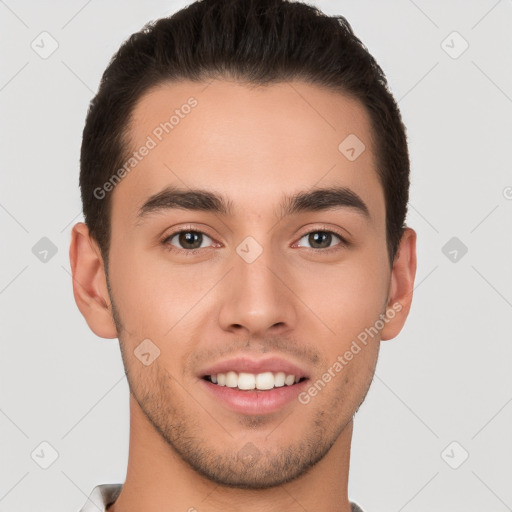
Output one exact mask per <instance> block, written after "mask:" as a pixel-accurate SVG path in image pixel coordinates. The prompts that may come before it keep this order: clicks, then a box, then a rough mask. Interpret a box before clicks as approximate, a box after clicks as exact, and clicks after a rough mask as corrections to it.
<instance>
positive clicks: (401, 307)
mask: <svg viewBox="0 0 512 512" xmlns="http://www.w3.org/2000/svg"><path fill="white" fill-rule="evenodd" d="M415 276H416V232H415V231H414V230H413V229H412V228H408V227H406V228H405V229H404V232H403V234H402V239H401V240H400V246H399V248H398V251H397V254H396V256H395V260H394V262H393V269H392V271H391V284H390V289H389V294H388V303H387V309H386V317H387V319H388V321H387V323H386V324H385V326H384V328H383V329H382V332H381V340H390V339H392V338H394V337H396V336H397V335H398V334H399V333H400V331H401V330H402V328H403V326H404V324H405V320H406V319H407V316H408V315H409V310H410V309H411V303H412V295H413V289H414V278H415Z"/></svg>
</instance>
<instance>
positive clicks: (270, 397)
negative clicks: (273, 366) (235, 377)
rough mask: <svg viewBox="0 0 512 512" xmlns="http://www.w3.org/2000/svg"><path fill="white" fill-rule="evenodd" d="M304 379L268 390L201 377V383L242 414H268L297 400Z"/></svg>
mask: <svg viewBox="0 0 512 512" xmlns="http://www.w3.org/2000/svg"><path fill="white" fill-rule="evenodd" d="M308 381H309V379H305V380H303V381H302V382H298V383H297V384H292V385H291V386H286V385H284V386H282V387H279V388H273V389H269V390H268V391H260V390H255V389H252V390H249V391H243V390H240V389H238V388H230V387H227V386H219V385H217V384H213V383H212V382H210V381H208V380H205V379H201V382H202V385H204V386H205V388H206V390H207V391H208V392H209V393H211V394H212V395H213V397H214V398H215V399H217V400H219V401H220V402H222V403H223V404H224V405H226V406H228V407H229V408H230V409H232V410H234V411H236V412H239V413H242V414H270V413H272V412H276V411H278V410H279V409H281V408H283V407H284V406H285V405H286V404H289V403H290V402H292V401H293V400H297V401H298V399H297V396H298V395H299V393H300V392H301V391H302V390H303V389H304V388H305V387H306V386H307V385H308Z"/></svg>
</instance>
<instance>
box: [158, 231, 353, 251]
mask: <svg viewBox="0 0 512 512" xmlns="http://www.w3.org/2000/svg"><path fill="white" fill-rule="evenodd" d="M181 233H200V234H202V235H206V236H207V237H208V238H210V239H211V240H212V241H214V239H213V237H211V236H210V235H208V233H205V232H203V231H200V230H198V229H194V228H193V227H192V226H189V227H186V228H182V229H180V230H178V231H174V232H172V233H171V234H169V235H167V236H166V237H165V238H164V239H163V240H162V241H161V244H162V245H163V246H164V248H165V249H166V250H167V251H170V252H171V251H172V252H178V253H181V254H185V255H187V256H194V255H195V254H197V252H198V251H201V250H203V249H208V248H209V247H198V248H196V249H182V248H179V247H176V246H174V245H171V244H170V243H169V241H170V240H172V239H173V238H174V237H175V236H176V235H180V234H181ZM312 233H328V234H331V235H336V236H337V237H338V238H339V239H340V243H338V244H336V245H334V246H333V247H328V248H327V249H315V248H313V247H305V249H309V250H310V251H314V252H322V253H327V254H330V253H331V252H334V251H339V250H341V249H342V248H344V247H348V246H349V245H350V243H349V242H348V241H347V240H346V239H345V238H344V237H343V236H342V235H341V234H340V233H338V232H337V231H333V230H332V229H327V228H322V227H320V228H317V229H313V230H311V231H307V232H306V233H303V234H302V235H301V236H300V237H299V239H298V240H300V239H301V238H304V237H305V236H307V235H310V234H312Z"/></svg>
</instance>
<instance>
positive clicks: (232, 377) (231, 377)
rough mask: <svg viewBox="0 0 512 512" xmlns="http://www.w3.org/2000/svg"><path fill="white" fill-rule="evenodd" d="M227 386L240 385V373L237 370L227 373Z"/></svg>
mask: <svg viewBox="0 0 512 512" xmlns="http://www.w3.org/2000/svg"><path fill="white" fill-rule="evenodd" d="M226 386H227V387H228V388H236V387H237V386H238V375H237V374H236V372H228V373H226Z"/></svg>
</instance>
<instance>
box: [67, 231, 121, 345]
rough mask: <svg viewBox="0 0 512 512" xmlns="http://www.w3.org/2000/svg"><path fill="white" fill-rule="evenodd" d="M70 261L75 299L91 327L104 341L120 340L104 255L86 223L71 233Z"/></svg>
mask: <svg viewBox="0 0 512 512" xmlns="http://www.w3.org/2000/svg"><path fill="white" fill-rule="evenodd" d="M69 260H70V262H71V273H72V277H73V295H74V297H75V302H76V305H77V306H78V309H79V310H80V312H81V313H82V315H83V316H84V318H85V321H86V322H87V325H89V327H90V329H91V330H92V331H93V332H94V333H95V334H96V335H98V336H100V337H101V338H117V329H116V325H115V322H114V318H113V316H112V310H111V304H110V297H109V294H108V288H107V278H106V276H105V267H104V264H103V258H102V257H101V251H100V249H99V246H98V244H97V242H96V240H94V238H93V237H92V236H91V235H90V233H89V228H88V227H87V225H86V224H85V223H83V222H78V223H77V224H75V225H74V226H73V229H72V231H71V244H70V246H69Z"/></svg>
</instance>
